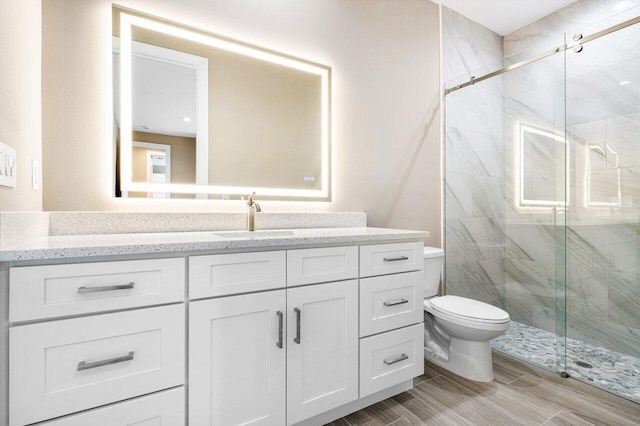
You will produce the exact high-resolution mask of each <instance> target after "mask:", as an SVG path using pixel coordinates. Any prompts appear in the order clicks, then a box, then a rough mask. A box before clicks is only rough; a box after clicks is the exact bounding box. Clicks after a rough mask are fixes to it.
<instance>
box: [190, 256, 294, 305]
mask: <svg viewBox="0 0 640 426" xmlns="http://www.w3.org/2000/svg"><path fill="white" fill-rule="evenodd" d="M286 273H287V267H286V255H285V252H284V251H263V252H255V253H232V254H215V255H210V256H191V257H190V258H189V298H190V299H202V298H205V297H216V296H224V295H229V294H238V293H248V292H253V291H261V290H271V289H274V288H283V287H285V286H286V283H287V276H286Z"/></svg>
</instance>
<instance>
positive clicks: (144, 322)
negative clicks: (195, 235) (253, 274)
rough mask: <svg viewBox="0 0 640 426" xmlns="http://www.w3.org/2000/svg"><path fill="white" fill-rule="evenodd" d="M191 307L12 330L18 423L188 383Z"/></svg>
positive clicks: (12, 411) (12, 406)
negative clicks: (187, 328) (187, 320)
mask: <svg viewBox="0 0 640 426" xmlns="http://www.w3.org/2000/svg"><path fill="white" fill-rule="evenodd" d="M184 343H185V312H184V305H182V304H179V305H170V306H163V307H156V308H147V309H138V310H133V311H127V312H119V313H112V314H102V315H95V316H89V317H82V318H74V319H66V320H59V321H50V322H45V323H40V324H29V325H21V326H15V327H12V328H10V329H9V367H10V368H9V370H10V371H9V392H10V395H11V398H10V402H9V420H10V426H22V425H25V424H30V423H34V422H38V421H42V420H47V419H51V418H53V417H58V416H62V415H65V414H70V413H75V412H78V411H81V410H86V409H89V408H94V407H97V406H100V405H105V404H110V403H112V402H116V401H121V400H124V399H127V398H132V397H135V396H140V395H143V394H146V393H150V392H155V391H158V390H162V389H167V388H170V387H173V386H178V385H181V384H184V368H185V349H184Z"/></svg>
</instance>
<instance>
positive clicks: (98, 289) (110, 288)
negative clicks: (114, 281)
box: [78, 281, 136, 294]
mask: <svg viewBox="0 0 640 426" xmlns="http://www.w3.org/2000/svg"><path fill="white" fill-rule="evenodd" d="M135 285H136V284H135V283H134V282H133V281H132V282H130V283H129V284H120V285H103V286H99V287H85V286H82V287H78V294H83V293H98V292H101V291H114V290H129V289H132V288H133V287H134V286H135Z"/></svg>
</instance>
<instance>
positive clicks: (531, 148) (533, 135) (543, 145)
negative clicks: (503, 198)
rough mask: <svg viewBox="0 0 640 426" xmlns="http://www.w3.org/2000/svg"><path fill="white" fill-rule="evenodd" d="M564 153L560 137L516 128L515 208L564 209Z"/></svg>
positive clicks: (527, 128)
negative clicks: (547, 207) (559, 207)
mask: <svg viewBox="0 0 640 426" xmlns="http://www.w3.org/2000/svg"><path fill="white" fill-rule="evenodd" d="M564 150H565V139H564V137H563V136H561V135H557V134H556V133H554V132H551V131H549V130H545V129H541V128H537V127H534V126H530V125H525V124H522V123H517V124H516V150H515V153H516V158H515V163H516V164H515V168H516V173H515V178H516V179H517V181H516V188H517V189H518V195H519V197H517V206H518V207H525V206H563V205H566V201H565V200H566V194H565V188H564V185H565V181H566V179H565V175H566V169H565V167H566V161H565V154H564ZM567 160H568V158H567ZM566 191H568V188H566ZM567 193H568V192H567Z"/></svg>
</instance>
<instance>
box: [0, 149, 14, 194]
mask: <svg viewBox="0 0 640 426" xmlns="http://www.w3.org/2000/svg"><path fill="white" fill-rule="evenodd" d="M17 163H18V161H17V158H16V150H15V148H12V147H10V146H9V145H7V144H5V143H2V142H0V186H8V187H10V188H15V187H16V175H17V169H18V167H17Z"/></svg>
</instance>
